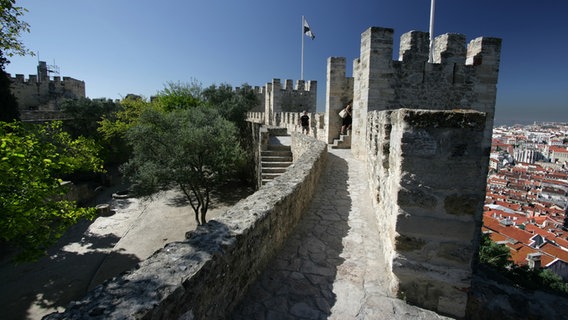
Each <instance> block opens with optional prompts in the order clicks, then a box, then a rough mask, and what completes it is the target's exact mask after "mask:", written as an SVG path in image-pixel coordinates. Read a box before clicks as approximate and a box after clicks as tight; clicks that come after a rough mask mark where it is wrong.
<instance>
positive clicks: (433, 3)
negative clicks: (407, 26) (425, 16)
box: [428, 0, 436, 63]
mask: <svg viewBox="0 0 568 320" xmlns="http://www.w3.org/2000/svg"><path fill="white" fill-rule="evenodd" d="M435 7H436V0H430V53H429V55H428V62H429V63H433V62H434V9H435Z"/></svg>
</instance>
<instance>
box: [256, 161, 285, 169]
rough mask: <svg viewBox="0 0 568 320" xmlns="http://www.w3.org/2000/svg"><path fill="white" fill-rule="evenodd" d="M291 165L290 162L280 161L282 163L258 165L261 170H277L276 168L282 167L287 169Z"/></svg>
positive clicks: (262, 163)
mask: <svg viewBox="0 0 568 320" xmlns="http://www.w3.org/2000/svg"><path fill="white" fill-rule="evenodd" d="M291 164H292V162H291V161H282V162H261V163H260V165H261V167H262V168H266V167H270V168H277V167H284V168H287V167H289V166H290V165H291Z"/></svg>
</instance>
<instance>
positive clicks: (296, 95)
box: [254, 79, 317, 125]
mask: <svg viewBox="0 0 568 320" xmlns="http://www.w3.org/2000/svg"><path fill="white" fill-rule="evenodd" d="M292 84H293V80H290V79H288V80H285V82H284V87H282V86H281V84H280V79H272V83H267V85H266V86H265V90H264V99H262V97H261V100H264V109H263V110H264V112H265V117H266V121H267V122H266V123H267V124H270V125H276V124H277V123H280V122H281V121H282V119H277V118H276V117H277V116H278V115H281V114H282V112H302V111H307V112H309V113H311V112H315V111H316V104H317V81H313V80H312V81H307V82H306V81H304V80H298V81H297V82H296V84H295V86H293V85H292ZM257 109H258V108H254V110H255V111H257Z"/></svg>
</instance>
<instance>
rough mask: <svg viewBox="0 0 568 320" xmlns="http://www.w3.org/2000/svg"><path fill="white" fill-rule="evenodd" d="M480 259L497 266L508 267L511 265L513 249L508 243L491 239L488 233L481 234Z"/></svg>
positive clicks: (482, 261)
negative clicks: (499, 242)
mask: <svg viewBox="0 0 568 320" xmlns="http://www.w3.org/2000/svg"><path fill="white" fill-rule="evenodd" d="M479 261H480V262H481V263H486V264H489V265H491V266H493V267H495V268H506V267H508V266H509V265H511V251H510V250H509V248H508V247H507V246H506V245H503V244H497V243H495V242H493V241H491V238H490V237H489V235H488V234H483V235H482V236H481V246H480V247H479Z"/></svg>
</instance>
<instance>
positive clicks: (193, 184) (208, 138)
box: [122, 106, 244, 224]
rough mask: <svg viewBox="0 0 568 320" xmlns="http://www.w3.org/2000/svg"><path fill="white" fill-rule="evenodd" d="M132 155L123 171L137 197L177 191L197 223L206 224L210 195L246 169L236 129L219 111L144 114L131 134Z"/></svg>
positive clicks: (150, 111) (199, 108)
mask: <svg viewBox="0 0 568 320" xmlns="http://www.w3.org/2000/svg"><path fill="white" fill-rule="evenodd" d="M127 138H128V141H129V143H130V145H131V147H132V148H133V157H132V158H131V160H130V161H129V162H128V163H127V164H125V165H124V166H123V167H122V171H123V173H125V175H126V176H127V177H129V178H130V181H131V183H132V189H133V191H134V192H135V193H138V194H146V195H150V194H152V193H154V192H156V191H158V190H166V189H170V188H172V187H178V188H180V190H181V191H182V192H183V193H184V194H185V196H186V198H187V200H188V201H189V202H190V204H191V206H192V208H193V210H194V213H195V219H196V221H197V223H198V224H203V223H206V214H207V210H208V208H209V204H210V194H211V191H213V190H214V189H215V188H216V187H218V186H220V185H221V184H222V183H224V182H225V181H226V180H228V179H230V178H231V177H232V176H233V175H234V173H235V172H236V170H237V169H238V168H239V167H240V166H242V165H243V160H244V151H243V150H242V148H241V146H240V144H239V141H238V130H237V128H236V127H235V125H234V124H233V123H231V122H230V121H228V120H226V119H224V118H223V117H222V116H221V115H220V113H219V111H218V110H217V109H213V108H209V107H206V106H197V107H194V108H190V109H180V110H175V111H172V112H161V111H158V110H155V109H147V110H145V111H144V112H143V113H142V114H141V116H140V118H139V120H138V122H137V124H136V125H135V126H133V127H132V128H131V129H130V130H129V131H128V134H127Z"/></svg>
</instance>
